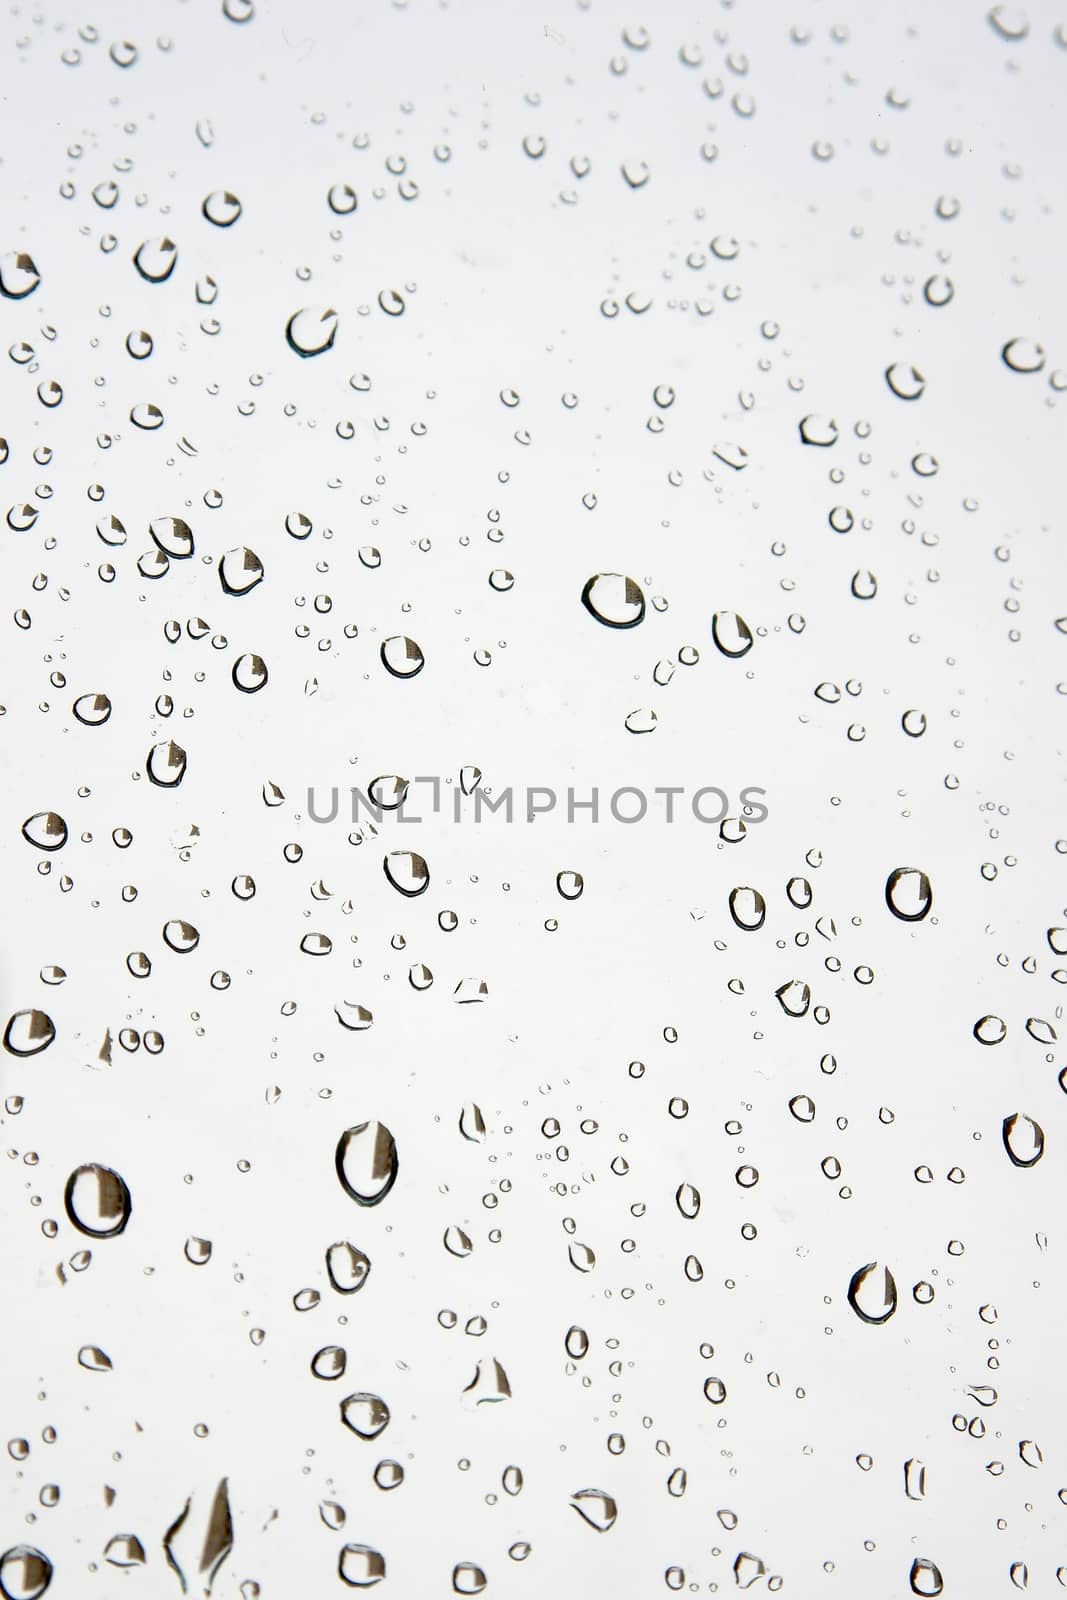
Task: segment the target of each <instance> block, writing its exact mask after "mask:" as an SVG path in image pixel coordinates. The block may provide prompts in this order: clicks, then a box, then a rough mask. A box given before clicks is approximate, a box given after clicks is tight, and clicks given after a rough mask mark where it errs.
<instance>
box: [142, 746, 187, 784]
mask: <svg viewBox="0 0 1067 1600" xmlns="http://www.w3.org/2000/svg"><path fill="white" fill-rule="evenodd" d="M185 766H186V756H185V751H184V750H183V749H182V747H181V745H180V744H175V742H174V740H173V739H163V740H161V741H160V743H159V744H154V745H153V746H152V748H151V750H149V752H148V760H147V761H146V762H145V771H146V772H147V773H148V777H149V780H150V781H151V782H152V783H154V784H156V785H157V786H158V787H159V788H160V789H174V788H176V787H177V785H178V784H179V783H181V781H182V779H183V778H184V777H185Z"/></svg>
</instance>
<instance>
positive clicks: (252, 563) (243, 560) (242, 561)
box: [219, 545, 263, 595]
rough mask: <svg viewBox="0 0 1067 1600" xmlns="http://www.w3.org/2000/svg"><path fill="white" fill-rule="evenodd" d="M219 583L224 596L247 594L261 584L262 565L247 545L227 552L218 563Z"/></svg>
mask: <svg viewBox="0 0 1067 1600" xmlns="http://www.w3.org/2000/svg"><path fill="white" fill-rule="evenodd" d="M219 581H220V582H221V584H222V588H223V592H224V593H225V594H232V595H242V594H249V593H250V592H251V591H252V590H253V589H254V588H255V587H256V585H257V584H259V583H262V582H263V563H262V561H260V559H259V557H258V556H257V555H256V552H255V551H254V550H250V549H249V548H248V546H247V545H240V546H238V548H237V549H236V550H227V551H226V553H225V555H224V556H223V557H222V559H221V561H220V562H219Z"/></svg>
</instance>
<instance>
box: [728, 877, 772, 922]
mask: <svg viewBox="0 0 1067 1600" xmlns="http://www.w3.org/2000/svg"><path fill="white" fill-rule="evenodd" d="M729 904H730V915H731V917H733V919H734V922H735V924H736V925H737V927H739V928H743V929H744V931H745V932H746V933H755V932H756V931H757V930H758V929H760V928H762V927H763V924H764V922H765V921H766V920H767V902H766V900H765V899H764V898H763V896H762V895H761V894H760V892H759V890H758V889H750V888H748V887H747V886H744V885H742V886H739V887H738V888H736V889H731V890H730V902H729Z"/></svg>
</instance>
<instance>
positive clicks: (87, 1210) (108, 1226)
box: [63, 1161, 133, 1239]
mask: <svg viewBox="0 0 1067 1600" xmlns="http://www.w3.org/2000/svg"><path fill="white" fill-rule="evenodd" d="M63 1204H64V1206H65V1208H66V1212H67V1216H68V1217H69V1218H70V1220H71V1222H72V1223H73V1224H74V1226H75V1227H76V1228H77V1229H78V1231H79V1233H85V1234H88V1235H89V1237H90V1238H91V1239H114V1238H116V1237H117V1236H118V1235H119V1234H120V1233H122V1232H123V1230H124V1229H125V1227H126V1225H127V1223H128V1222H129V1220H130V1216H131V1214H132V1211H133V1201H132V1200H131V1198H130V1191H129V1189H128V1188H127V1187H126V1183H125V1180H124V1179H123V1178H121V1177H120V1176H119V1174H118V1173H117V1172H116V1171H115V1170H114V1168H113V1167H104V1166H101V1165H100V1164H99V1163H98V1162H95V1161H93V1162H88V1163H87V1164H86V1165H85V1166H81V1167H75V1169H74V1171H73V1172H72V1173H71V1175H70V1177H69V1178H68V1179H67V1182H66V1186H65V1188H64V1190H63Z"/></svg>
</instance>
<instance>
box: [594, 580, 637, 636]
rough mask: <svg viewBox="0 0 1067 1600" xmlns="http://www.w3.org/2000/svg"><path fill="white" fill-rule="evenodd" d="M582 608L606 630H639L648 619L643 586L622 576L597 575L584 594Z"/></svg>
mask: <svg viewBox="0 0 1067 1600" xmlns="http://www.w3.org/2000/svg"><path fill="white" fill-rule="evenodd" d="M582 605H583V606H584V607H585V609H586V610H587V611H588V613H589V615H590V616H591V617H595V618H596V620H597V621H598V622H602V623H603V624H604V626H605V627H606V628H636V627H637V624H638V623H639V622H641V621H642V620H643V619H644V615H645V596H644V593H643V591H642V589H641V586H640V584H639V583H635V581H634V580H633V578H627V577H624V576H623V574H622V573H621V572H597V573H594V575H593V577H591V578H590V579H589V581H588V582H587V583H586V586H585V588H584V589H583V590H582Z"/></svg>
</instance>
